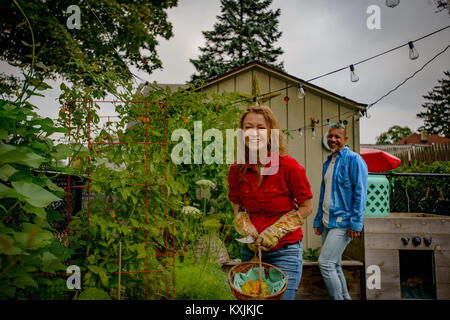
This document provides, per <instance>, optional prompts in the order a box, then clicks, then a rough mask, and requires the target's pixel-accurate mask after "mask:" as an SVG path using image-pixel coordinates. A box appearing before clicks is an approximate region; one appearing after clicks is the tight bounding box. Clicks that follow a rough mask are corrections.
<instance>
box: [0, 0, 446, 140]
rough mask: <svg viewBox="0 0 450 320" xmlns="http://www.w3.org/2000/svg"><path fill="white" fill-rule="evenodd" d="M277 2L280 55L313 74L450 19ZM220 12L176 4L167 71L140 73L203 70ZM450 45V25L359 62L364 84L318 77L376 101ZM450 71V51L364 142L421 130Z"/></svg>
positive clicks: (351, 2) (162, 48)
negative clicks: (398, 130)
mask: <svg viewBox="0 0 450 320" xmlns="http://www.w3.org/2000/svg"><path fill="white" fill-rule="evenodd" d="M371 5H377V6H378V7H379V9H380V19H381V20H380V26H381V28H380V29H372V30H371V29H369V28H368V27H367V20H368V19H371V16H372V14H371V13H367V9H368V7H369V6H371ZM271 7H272V8H273V9H276V8H280V9H281V16H280V18H279V30H280V31H282V33H283V34H282V36H281V38H280V41H279V42H278V45H280V46H281V47H282V49H283V50H284V54H283V55H282V56H281V57H280V61H283V62H284V66H285V70H286V72H287V73H288V74H290V75H293V76H296V77H298V78H301V79H305V80H307V79H312V78H314V77H316V76H319V75H322V74H325V73H327V72H330V71H333V70H336V69H339V68H341V67H345V66H349V65H350V64H353V63H356V62H358V61H361V60H363V59H366V58H369V57H371V56H373V55H375V54H378V53H381V52H383V51H386V50H388V49H391V48H393V47H396V46H399V45H402V44H404V43H406V42H408V41H410V40H415V39H418V38H420V37H422V36H424V35H426V34H429V33H431V32H433V31H436V30H438V29H440V28H442V27H445V26H447V25H450V16H449V14H448V11H443V12H440V13H436V11H437V10H436V7H435V5H434V4H433V1H432V0H401V1H400V4H399V5H398V6H397V7H395V8H388V7H387V6H386V5H385V0H358V1H355V0H339V1H336V0H316V1H311V0H274V1H273V3H272V6H271ZM219 14H220V1H219V0H179V5H178V6H177V7H176V8H173V9H170V10H168V15H169V21H170V22H172V24H173V32H174V37H172V38H171V39H170V40H160V45H159V46H158V47H157V50H158V55H159V56H160V57H161V59H162V62H163V67H164V68H163V70H158V71H155V72H154V73H153V74H151V75H148V74H145V73H142V72H137V71H136V70H133V69H132V71H133V72H135V73H136V74H137V75H139V76H140V77H141V78H143V79H145V80H148V81H157V82H160V83H185V82H186V81H188V80H189V79H190V76H191V74H193V73H194V71H195V70H194V67H193V65H192V64H191V63H190V62H189V59H190V58H196V57H197V56H198V54H199V50H198V47H199V46H202V45H203V44H204V41H205V40H204V38H203V35H202V33H201V32H202V31H206V30H211V29H212V27H213V24H214V23H215V22H216V20H217V19H216V16H217V15H219ZM449 43H450V28H449V29H446V30H444V31H441V32H439V33H437V34H435V35H432V36H430V37H428V38H425V39H423V40H420V41H418V42H416V43H415V46H416V48H417V50H418V51H419V54H420V57H419V58H418V59H416V60H410V59H409V58H408V47H407V46H405V47H402V48H401V49H398V50H396V51H394V52H391V53H389V54H386V55H383V56H381V57H378V58H376V59H373V60H371V61H368V62H366V63H363V64H360V65H357V66H356V67H355V69H356V70H355V71H356V73H357V74H358V76H359V77H360V80H359V81H358V82H356V83H353V82H351V81H350V75H349V71H348V70H344V71H341V72H338V73H335V74H333V75H331V76H327V77H324V78H321V79H318V80H316V81H314V82H312V83H313V84H315V85H318V86H320V87H323V88H325V89H327V90H330V91H332V92H335V93H336V94H339V95H343V96H345V97H347V98H350V99H352V100H355V101H357V102H361V103H366V104H370V103H372V102H374V101H375V100H377V99H378V98H380V97H381V96H382V95H384V94H385V93H387V92H388V91H389V90H391V89H393V88H394V87H395V86H396V85H397V84H399V83H400V82H402V81H403V80H404V79H405V78H407V77H408V76H410V75H412V74H413V73H414V72H415V71H416V70H417V69H419V68H420V67H422V65H423V64H424V63H426V62H427V61H428V60H430V59H431V58H432V57H433V56H434V55H435V54H437V53H438V52H439V51H441V50H443V49H444V48H445V47H446V46H447V45H448V44H449ZM2 68H4V67H3V65H2ZM449 69H450V49H448V50H447V51H446V52H445V53H443V54H442V55H440V56H439V57H438V58H437V59H435V60H434V61H433V62H432V63H431V64H429V65H428V66H426V67H425V69H424V70H423V71H421V72H420V73H418V74H417V75H416V76H415V77H414V78H412V79H410V80H409V81H408V82H407V83H406V84H405V85H403V86H402V87H400V88H399V89H398V90H397V91H395V92H393V93H392V94H390V95H389V96H388V97H386V98H384V99H383V100H382V101H381V102H379V103H378V104H376V105H375V106H374V107H373V108H371V109H370V111H369V113H370V115H371V117H370V118H369V119H368V118H362V120H361V128H360V130H361V143H375V139H376V136H377V135H379V134H380V133H381V132H383V131H387V130H388V129H389V127H391V126H393V125H400V126H408V127H410V128H411V129H412V130H416V129H417V128H418V127H419V126H420V125H421V124H422V123H421V120H419V119H417V117H416V114H417V113H418V112H419V111H421V109H422V108H421V105H422V103H424V101H425V100H424V99H423V98H422V95H424V94H426V93H427V92H428V91H429V90H430V89H431V88H433V87H434V86H436V85H437V84H438V82H437V80H438V79H442V78H443V76H444V75H443V71H444V70H449ZM57 88H58V86H56V89H55V90H51V91H48V93H49V94H50V96H49V97H50V100H51V101H50V102H47V103H45V104H44V106H43V107H42V108H41V111H40V112H41V114H42V115H43V116H50V117H52V118H55V117H56V116H57V112H58V109H59V106H58V103H57V102H56V101H55V99H56V98H57V96H58V95H59V90H58V89H57ZM47 101H48V99H47ZM36 102H37V101H36ZM37 105H42V104H40V103H38V104H37Z"/></svg>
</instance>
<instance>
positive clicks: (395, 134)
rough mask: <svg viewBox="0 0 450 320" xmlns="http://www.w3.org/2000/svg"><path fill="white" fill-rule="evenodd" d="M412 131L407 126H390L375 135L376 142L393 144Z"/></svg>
mask: <svg viewBox="0 0 450 320" xmlns="http://www.w3.org/2000/svg"><path fill="white" fill-rule="evenodd" d="M412 133H413V132H412V131H411V129H410V128H408V127H401V126H392V127H390V128H389V130H388V131H386V132H383V133H381V134H380V135H379V136H378V137H377V142H376V144H393V143H395V142H398V141H400V140H402V139H403V138H406V137H407V136H409V135H410V134H412Z"/></svg>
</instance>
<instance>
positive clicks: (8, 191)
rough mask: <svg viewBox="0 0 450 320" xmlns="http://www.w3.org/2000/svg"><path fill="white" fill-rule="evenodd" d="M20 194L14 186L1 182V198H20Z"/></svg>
mask: <svg viewBox="0 0 450 320" xmlns="http://www.w3.org/2000/svg"><path fill="white" fill-rule="evenodd" d="M18 197H19V194H18V193H17V192H16V191H15V190H14V189H12V188H9V187H7V186H5V185H4V184H3V183H0V199H3V198H18Z"/></svg>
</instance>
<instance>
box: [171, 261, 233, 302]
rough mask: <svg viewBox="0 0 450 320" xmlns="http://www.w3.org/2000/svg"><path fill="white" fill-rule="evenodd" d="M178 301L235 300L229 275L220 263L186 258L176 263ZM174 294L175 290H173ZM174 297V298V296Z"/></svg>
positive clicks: (176, 294)
mask: <svg viewBox="0 0 450 320" xmlns="http://www.w3.org/2000/svg"><path fill="white" fill-rule="evenodd" d="M174 275H175V292H174V295H175V298H176V299H177V300H234V299H235V298H234V297H233V295H232V293H231V289H230V286H229V284H228V280H227V275H226V273H225V272H223V270H222V267H221V265H220V264H218V263H214V262H213V261H208V260H207V259H201V260H200V261H199V260H198V259H195V258H193V257H189V256H187V257H185V258H184V259H182V261H181V259H178V258H177V259H176V261H175V271H174ZM171 291H172V292H173V290H171ZM172 297H173V296H172Z"/></svg>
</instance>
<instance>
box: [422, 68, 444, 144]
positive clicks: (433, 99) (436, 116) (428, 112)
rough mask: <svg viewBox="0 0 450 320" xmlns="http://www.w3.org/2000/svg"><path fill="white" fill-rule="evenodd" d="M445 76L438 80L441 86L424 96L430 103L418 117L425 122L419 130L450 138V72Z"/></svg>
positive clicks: (423, 105)
mask: <svg viewBox="0 0 450 320" xmlns="http://www.w3.org/2000/svg"><path fill="white" fill-rule="evenodd" d="M444 74H445V76H446V77H447V78H444V79H442V80H438V83H439V84H440V85H437V86H435V87H434V88H433V89H432V90H431V91H429V92H428V94H427V95H424V96H423V97H424V98H425V99H426V100H428V102H425V103H424V104H422V108H424V109H425V111H422V112H419V113H418V114H417V117H418V118H420V119H423V121H424V125H423V126H421V127H420V128H419V130H423V129H425V130H426V131H427V132H428V133H429V134H439V135H443V136H445V137H447V138H450V71H444Z"/></svg>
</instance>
